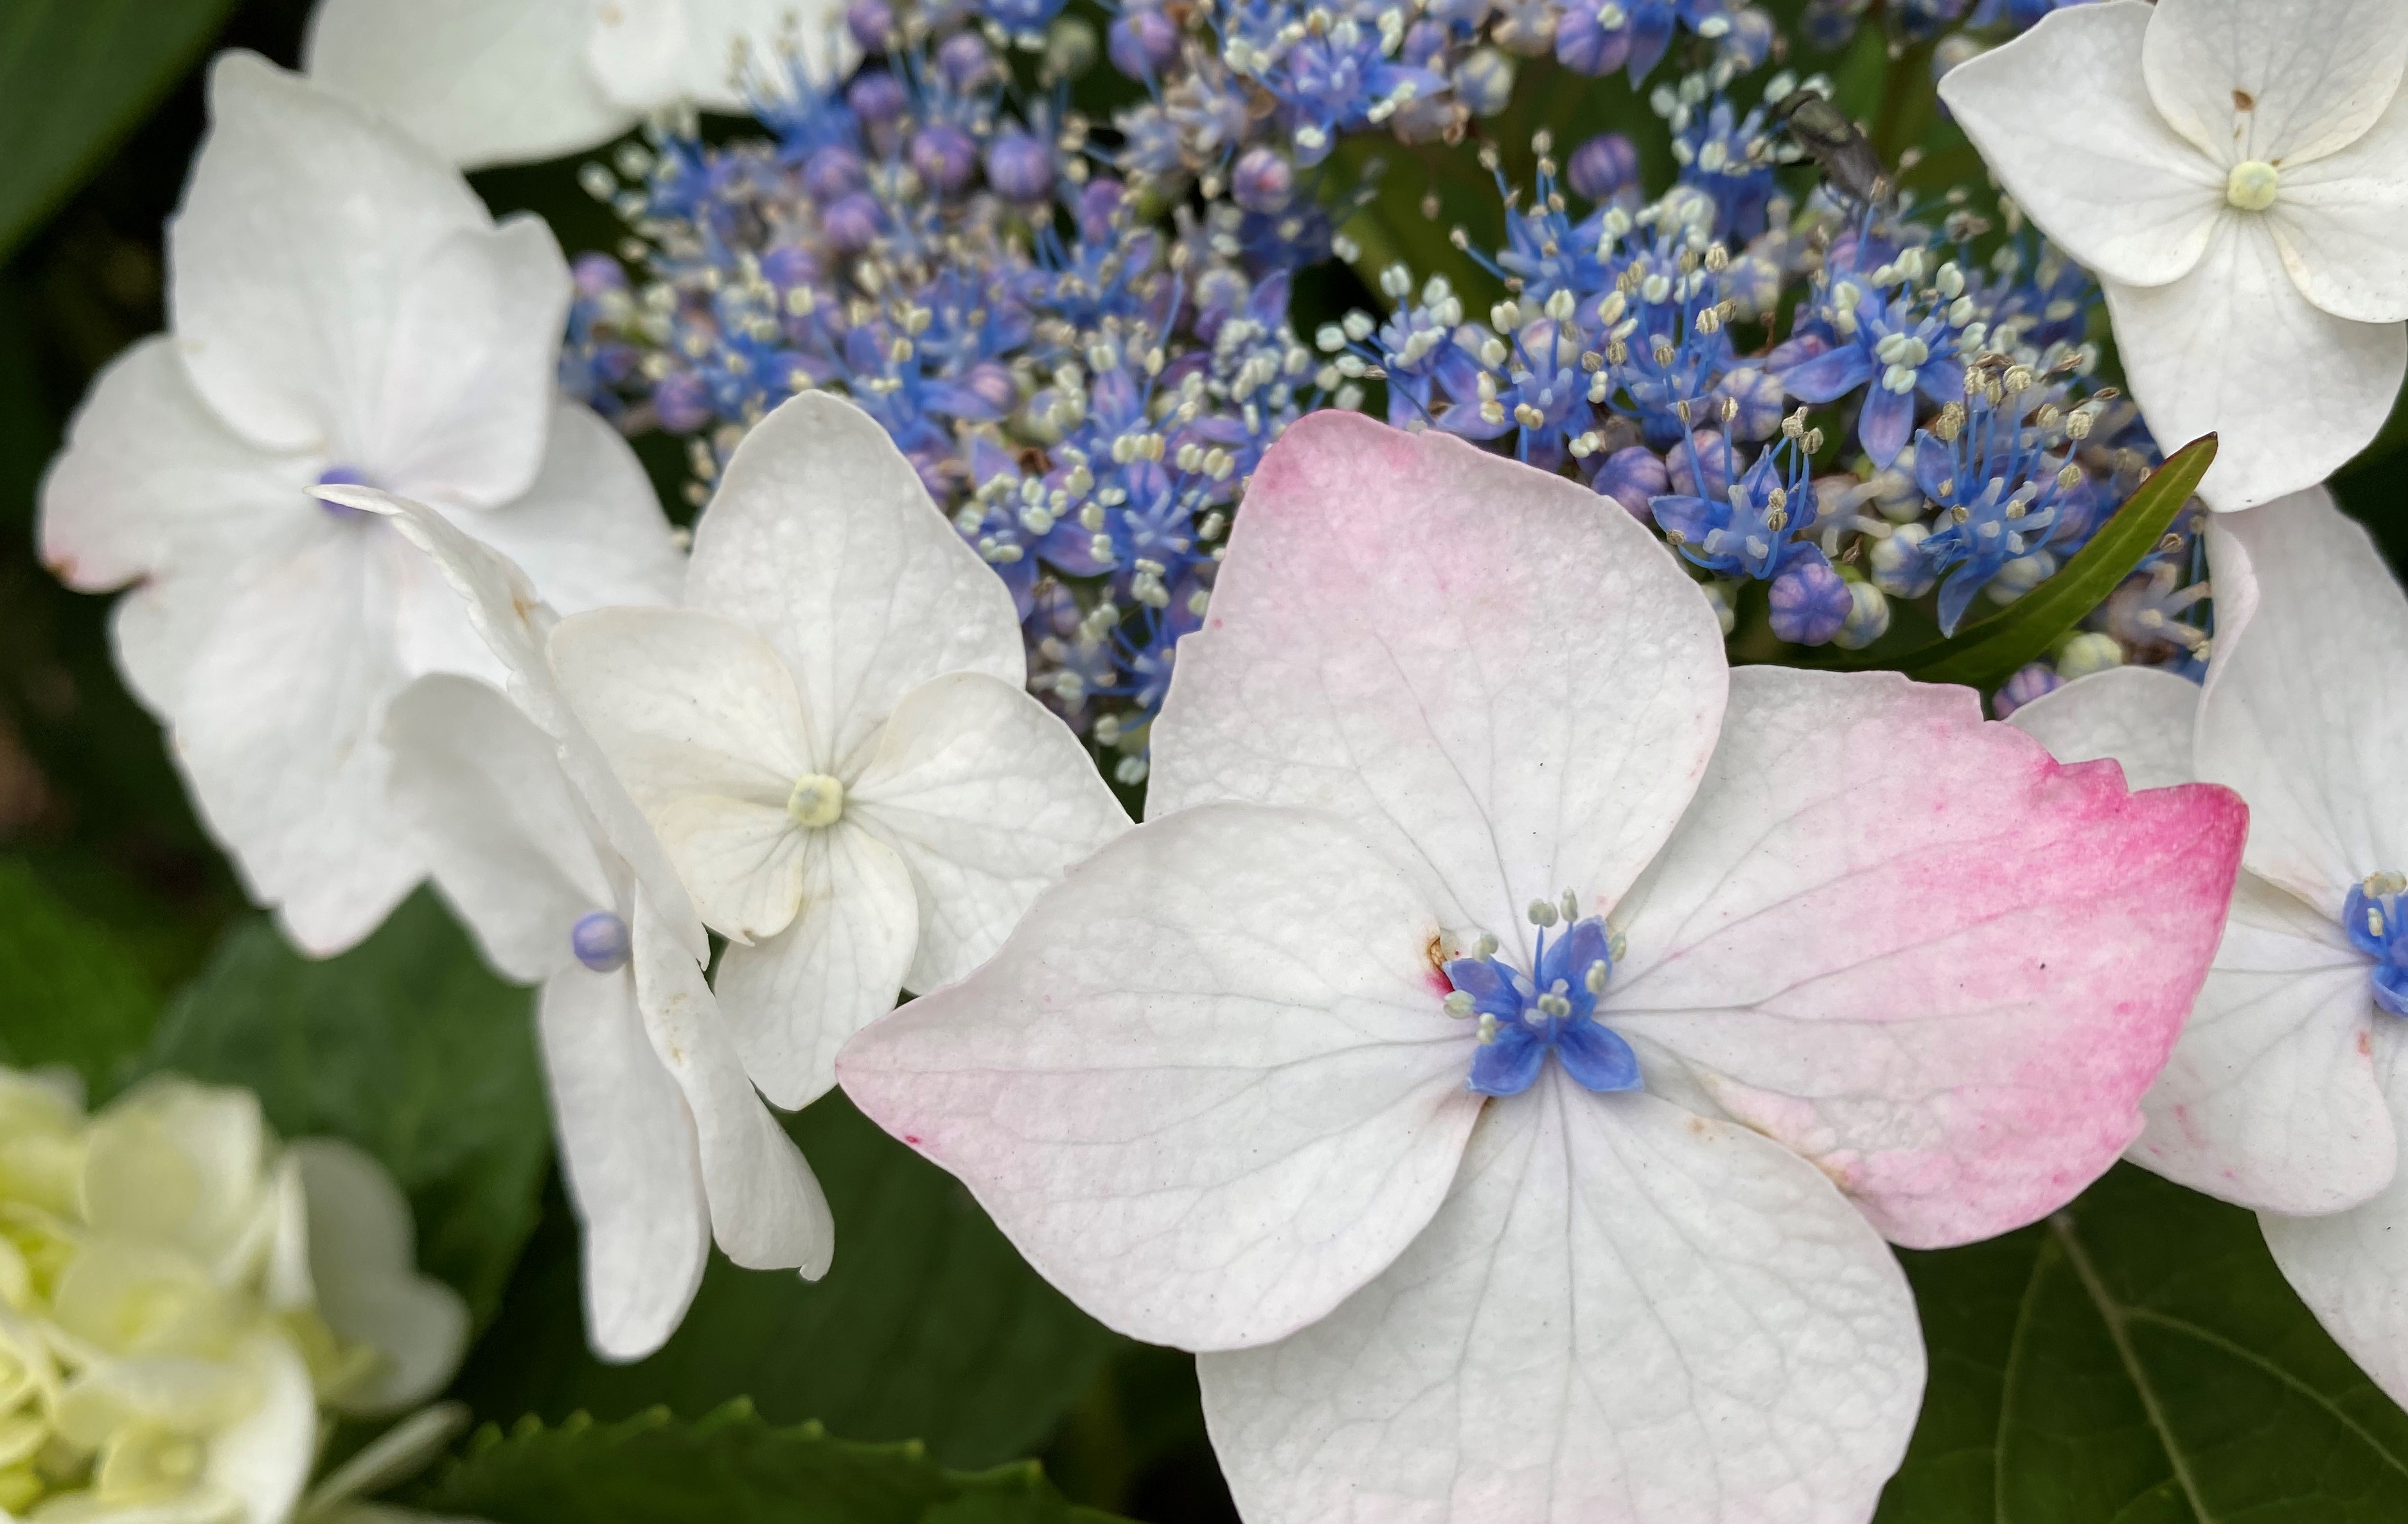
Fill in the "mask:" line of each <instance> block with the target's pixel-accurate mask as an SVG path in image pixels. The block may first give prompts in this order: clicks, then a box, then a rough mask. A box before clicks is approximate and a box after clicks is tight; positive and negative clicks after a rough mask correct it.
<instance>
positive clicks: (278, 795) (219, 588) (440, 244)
mask: <svg viewBox="0 0 2408 1524" xmlns="http://www.w3.org/2000/svg"><path fill="white" fill-rule="evenodd" d="M209 105H210V116H211V125H210V131H209V136H208V139H207V141H206V142H205V144H204V146H203V148H202V150H201V152H200V155H199V157H198V158H197V160H196V161H195V163H194V165H193V176H192V180H191V182H190V184H189V185H188V186H187V187H186V190H185V195H184V203H183V207H182V208H181V210H180V211H179V213H178V214H177V216H176V219H175V220H174V222H173V223H171V224H170V226H169V230H168V258H169V271H168V280H169V293H168V296H169V309H170V312H171V314H172V325H171V332H170V333H169V334H167V335H163V336H161V337H158V338H151V339H149V340H146V341H144V342H143V343H140V344H137V345H136V346H135V347H134V349H132V350H131V351H129V352H127V353H126V354H124V355H123V356H122V357H120V358H119V359H118V360H117V361H116V362H115V363H114V364H112V365H111V366H110V367H108V369H107V370H106V371H104V372H103V373H102V374H101V377H100V379H99V380H98V381H96V382H95V383H94V385H93V391H92V395H90V396H89V397H87V398H86V399H85V402H84V405H83V407H82V409H81V410H80V411H79V414H78V415H77V417H76V419H75V422H74V424H73V426H72V428H71V429H70V432H69V436H68V443H67V448H66V450H65V453H62V454H61V456H60V457H59V458H58V460H57V461H56V462H54V463H53V465H52V467H51V468H50V475H49V478H48V480H47V481H46V482H44V485H43V491H42V507H41V543H42V553H43V555H44V558H45V559H46V560H47V561H48V562H49V563H50V566H51V567H52V568H54V569H55V570H56V571H57V572H58V574H59V576H60V577H62V578H63V579H64V580H65V581H66V582H69V583H70V584H72V585H74V586H76V587H79V588H82V589H85V590H87V591H100V590H104V589H108V588H113V587H119V586H124V585H126V584H128V583H133V584H136V585H135V586H134V588H133V590H132V591H131V592H129V593H128V594H127V595H126V596H125V597H123V598H122V600H121V601H120V602H119V604H118V607H117V611H116V616H115V621H114V624H113V626H112V633H113V637H114V641H115V646H116V651H117V655H118V661H119V664H120V666H121V668H122V669H123V671H124V673H125V677H126V680H127V683H128V684H129V685H130V686H131V687H132V688H133V689H134V691H135V692H136V695H138V696H139V697H141V698H142V700H143V701H144V702H145V703H146V704H147V705H148V706H149V707H150V709H151V711H152V712H154V713H156V714H158V715H159V716H160V717H161V718H162V719H163V720H164V721H165V723H166V725H167V726H168V727H169V729H170V730H171V732H172V735H173V740H174V755H175V756H176V759H177V762H178V764H179V767H180V768H181V769H183V772H184V774H185V777H186V778H187V780H188V781H189V782H190V784H191V786H192V789H193V796H194V798H195V799H196V801H197V802H198V804H199V807H200V811H201V814H202V817H203V819H204V820H205V821H206V822H207V824H208V827H209V829H210V830H211V832H212V833H213V834H214V835H215V836H216V837H217V838H218V839H219V840H220V841H222V843H223V844H224V845H225V846H226V848H227V850H228V851H229V852H230V853H231V855H233V857H234V859H235V862H236V868H237V870H239V871H240V873H241V874H242V876H243V878H244V880H245V883H246V884H247V885H248V886H249V887H250V889H251V893H252V894H253V895H254V896H255V897H256V898H257V899H260V900H262V901H264V902H265V903H267V904H270V905H273V906H274V907H275V908H276V910H277V913H278V914H279V918H280V919H281V921H282V923H283V925H284V927H285V929H286V930H287V931H288V932H289V933H290V934H291V935H292V936H293V937H294V940H295V941H296V942H299V943H300V944H301V945H302V946H303V947H304V948H306V949H308V951H310V952H312V953H320V954H323V953H330V952H335V951H337V950H339V949H341V948H343V947H345V946H347V945H349V944H351V942H356V941H357V940H358V939H359V938H361V937H362V936H365V935H366V933H367V932H368V931H369V930H370V929H372V928H373V927H375V926H376V925H377V923H378V922H379V921H380V920H381V919H382V918H383V916H384V914H385V913H386V912H387V911H388V910H390V909H391V908H392V906H393V905H394V902H395V901H397V900H398V899H400V898H401V897H402V896H403V895H404V894H406V893H408V892H409V887H410V885H411V884H415V883H416V882H417V881H418V879H419V878H420V877H421V876H422V874H423V867H422V865H421V864H420V862H419V860H418V858H417V855H416V854H415V853H414V852H413V851H412V850H411V849H410V847H409V845H408V843H407V842H406V841H404V840H403V838H402V835H401V833H400V832H399V831H398V830H397V829H395V827H394V824H393V822H392V819H391V817H390V814H389V812H388V810H387V808H386V804H385V798H384V773H385V760H386V759H385V754H384V750H383V748H382V747H381V746H380V744H379V743H378V741H377V730H378V726H379V725H380V723H381V720H382V715H383V710H384V706H385V704H386V702H387V701H388V700H389V699H390V698H391V697H393V695H394V694H395V693H397V692H399V691H400V690H401V688H402V687H403V686H404V685H405V684H406V683H408V682H409V680H410V679H411V678H412V677H415V676H417V675H419V674H420V673H423V672H428V671H466V672H477V673H494V672H495V666H494V663H493V660H492V658H491V656H490V655H489V654H487V653H486V652H485V651H484V650H483V648H482V647H481V646H480V644H479V643H478V641H477V640H476V637H475V636H474V634H473V633H471V631H470V629H469V627H468V624H467V621H466V619H465V618H464V617H463V616H462V614H461V611H460V610H459V608H458V605H457V602H456V600H455V599H453V598H452V596H451V594H450V593H449V591H448V590H447V589H445V588H444V587H443V586H442V584H441V581H440V579H439V578H437V577H435V576H433V575H432V574H431V573H430V571H429V568H427V567H426V565H425V563H424V562H423V559H422V558H421V557H419V556H418V555H417V554H415V553H413V552H411V551H410V550H409V548H408V547H407V546H406V545H404V544H402V543H401V542H400V541H399V539H396V538H395V537H394V535H393V534H392V532H391V530H390V528H389V526H387V525H384V524H383V523H382V521H380V520H378V519H375V518H373V517H363V516H361V515H358V514H355V513H351V512H348V511H345V510H339V509H334V508H330V507H329V506H328V505H326V504H323V503H322V502H320V501H318V500H316V499H313V498H312V497H311V496H309V490H310V488H311V487H312V486H313V485H315V484H317V483H319V482H376V483H379V484H381V485H385V486H391V487H394V488H396V489H398V490H401V491H405V492H409V493H410V494H412V495H413V496H417V497H420V498H422V499H423V500H426V501H429V502H433V503H435V504H437V505H438V506H440V507H441V508H442V510H444V511H446V512H448V513H452V514H454V515H456V516H457V518H458V519H459V521H460V522H461V523H462V524H464V525H468V526H469V529H470V532H471V533H473V534H475V535H477V536H479V537H480V538H482V539H489V540H491V541H492V542H494V543H495V544H497V545H500V546H502V547H504V548H505V549H507V550H508V551H509V553H510V554H512V555H514V556H516V557H517V558H518V559H519V560H520V561H521V562H522V563H523V564H524V565H526V566H527V567H529V568H532V570H533V572H534V574H535V575H536V577H537V578H538V582H539V583H540V585H541V586H542V587H543V589H544V591H545V594H546V596H548V597H552V598H555V599H557V600H559V601H560V603H561V604H562V606H564V607H571V608H581V607H586V606H589V605H592V604H596V603H613V604H624V603H638V602H644V601H648V600H655V599H658V598H660V597H664V596H666V595H667V594H668V593H669V592H671V591H672V590H673V589H674V587H675V582H676V576H677V567H678V557H677V554H676V552H675V550H674V549H673V547H672V545H671V543H670V540H669V538H668V531H667V524H666V522H665V521H664V520H663V519H662V517H661V514H660V510H659V506H658V504H657V502H656V501H655V500H654V498H653V496H652V489H651V486H650V484H649V483H648V482H646V480H645V478H644V475H643V472H642V470H641V468H640V467H638V465H637V463H636V460H635V457H634V454H633V453H632V452H631V451H630V450H629V449H628V448H627V446H626V445H625V443H624V441H622V440H621V439H619V437H618V436H617V434H616V433H615V432H614V431H613V430H611V429H610V428H609V426H608V425H607V424H603V423H602V422H601V421H600V420H599V419H597V418H596V417H595V416H594V415H593V414H592V413H591V412H589V411H587V410H585V409H583V408H581V407H578V406H576V405H573V404H570V403H566V402H564V401H562V400H561V399H560V398H559V396H558V395H557V392H556V387H555V385H554V381H553V374H552V372H553V367H554V364H555V361H556V358H557V356H558V353H559V345H560V334H561V324H562V321H563V314H564V312H565V310H566V304H567V301H568V292H569V279H568V272H567V268H566V265H565V264H564V262H563V261H562V258H561V255H560V251H559V248H558V247H557V245H555V244H554V243H553V241H552V235H551V233H550V232H549V231H548V230H546V229H545V227H544V226H543V224H542V223H540V222H538V221H537V220H535V219H532V218H514V219H511V220H510V221H509V222H507V223H503V224H502V225H500V226H498V227H496V226H495V224H494V223H493V221H492V219H491V218H490V217H488V216H487V214H486V212H485V208H483V207H482V206H481V205H480V203H479V202H478V200H477V198H476V197H475V196H474V195H473V194H470V192H469V190H468V188H467V185H466V182H465V181H464V180H461V178H460V176H459V175H458V174H457V173H456V172H455V171H453V170H452V169H451V168H450V167H449V166H448V165H445V164H443V163H441V162H440V161H438V160H437V159H436V158H435V157H434V156H432V155H431V154H429V153H428V152H427V151H425V150H424V149H423V148H422V147H420V146H419V145H417V144H416V143H414V142H412V141H410V140H409V138H407V137H404V136H402V135H401V134H399V133H397V132H395V131H394V130H392V129H390V128H388V127H385V126H383V125H381V124H380V123H378V122H374V121H373V120H371V119H370V118H369V117H367V116H366V114H365V113H363V112H362V111H361V110H360V109H358V108H356V107H353V106H351V105H350V104H348V103H346V102H343V101H340V100H338V99H337V98H336V97H334V96H332V95H330V94H329V93H326V92H324V91H322V90H321V89H319V88H317V87H315V86H313V85H310V84H308V83H307V82H306V81H303V80H301V79H296V78H294V77H293V76H291V75H287V74H284V73H282V72H280V71H279V70H277V69H275V68H273V67H271V66H270V65H266V64H265V63H263V62H261V61H260V60H259V59H257V58H255V57H253V56H251V55H250V54H247V53H231V54H228V55H226V56H225V57H223V58H222V59H220V60H219V61H218V63H217V65H216V66H215V67H214V68H213V69H212V70H211V72H210V76H209Z"/></svg>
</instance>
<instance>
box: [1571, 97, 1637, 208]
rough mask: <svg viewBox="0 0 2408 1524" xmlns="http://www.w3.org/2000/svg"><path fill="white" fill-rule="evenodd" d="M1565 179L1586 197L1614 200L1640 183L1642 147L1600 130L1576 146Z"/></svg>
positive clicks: (1576, 193) (1576, 191)
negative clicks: (1640, 150)
mask: <svg viewBox="0 0 2408 1524" xmlns="http://www.w3.org/2000/svg"><path fill="white" fill-rule="evenodd" d="M1598 72H1599V73H1605V72H1609V71H1606V70H1599V71H1598ZM1564 179H1565V180H1567V181H1569V182H1570V185H1571V188H1572V194H1574V195H1576V196H1579V197H1580V198H1581V199H1582V200H1584V201H1611V200H1613V198H1614V197H1615V196H1616V195H1618V194H1621V193H1623V192H1624V191H1627V190H1630V189H1631V188H1633V187H1634V186H1636V185H1637V184H1638V183H1639V150H1638V148H1637V147H1636V146H1635V145H1634V144H1632V142H1631V141H1630V139H1629V138H1627V137H1623V136H1622V134H1620V133H1618V132H1609V133H1599V134H1598V135H1597V136H1596V137H1592V138H1590V139H1589V140H1588V141H1587V142H1585V143H1583V144H1582V145H1581V146H1580V147H1578V148H1576V149H1574V150H1572V156H1571V158H1570V159H1569V160H1568V161H1566V163H1565V165H1564Z"/></svg>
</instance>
